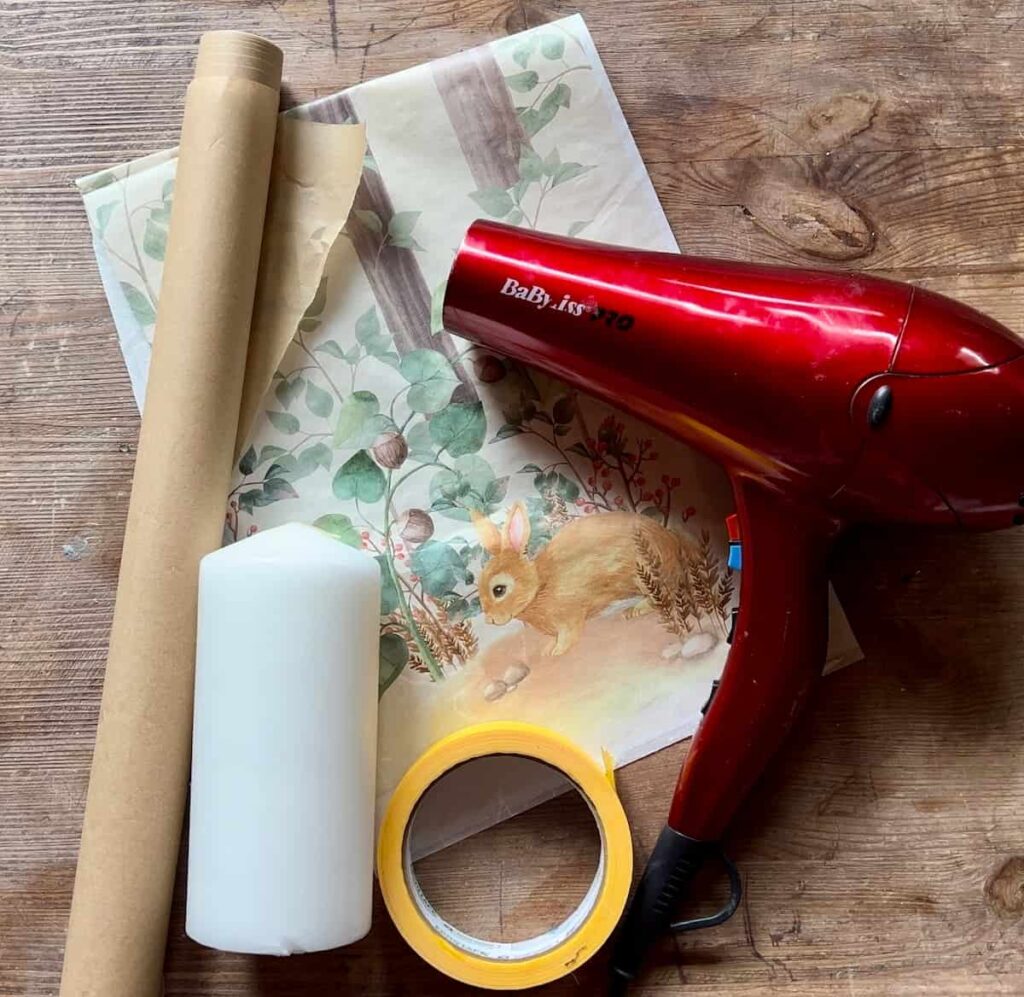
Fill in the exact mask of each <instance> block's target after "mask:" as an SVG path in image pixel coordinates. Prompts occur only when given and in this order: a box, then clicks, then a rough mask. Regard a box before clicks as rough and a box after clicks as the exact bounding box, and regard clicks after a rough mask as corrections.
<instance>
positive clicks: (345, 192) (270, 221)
mask: <svg viewBox="0 0 1024 997" xmlns="http://www.w3.org/2000/svg"><path fill="white" fill-rule="evenodd" d="M365 151H366V129H365V127H364V126H363V125H327V124H319V123H317V122H314V121H303V120H301V119H299V118H293V117H286V116H282V117H281V118H280V119H279V121H278V125H277V148H276V150H275V152H274V165H273V171H272V174H271V180H270V197H269V201H268V203H267V218H266V224H265V225H264V228H263V256H262V261H261V263H260V279H259V282H258V284H257V286H256V302H255V305H254V307H253V315H252V331H251V333H250V339H249V355H248V357H247V359H246V365H245V382H244V384H243V386H242V402H241V412H240V414H239V418H238V435H237V439H236V441H235V455H236V456H237V455H238V454H240V453H241V452H242V449H243V447H244V446H245V443H246V441H247V439H248V437H249V433H250V431H251V430H252V425H253V422H254V421H255V418H256V414H257V412H258V411H259V407H260V403H261V402H262V401H263V396H264V395H265V394H266V392H267V388H268V387H269V386H270V381H271V379H272V378H273V376H274V371H275V370H277V365H278V364H279V363H280V362H281V358H282V357H283V356H284V352H285V350H286V349H287V347H288V344H289V343H290V342H291V339H292V336H293V335H294V333H295V328H296V326H297V325H298V323H299V320H300V318H301V317H302V313H303V311H304V310H305V309H306V307H307V305H309V303H310V301H312V299H313V297H314V295H315V294H316V290H317V287H318V286H319V283H320V278H321V277H322V276H323V272H324V266H325V265H326V263H327V256H328V253H329V252H330V249H331V246H333V245H334V243H335V241H336V240H337V238H338V235H339V234H340V232H341V228H342V226H343V225H344V224H345V220H346V218H348V213H349V209H350V208H351V206H352V200H353V198H354V197H355V194H356V187H357V186H358V184H359V176H360V173H361V172H362V163H363V155H364V154H365Z"/></svg>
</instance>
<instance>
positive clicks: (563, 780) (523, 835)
mask: <svg viewBox="0 0 1024 997" xmlns="http://www.w3.org/2000/svg"><path fill="white" fill-rule="evenodd" d="M511 800H514V801H515V804H516V805H515V807H514V808H513V807H512V806H510V802H509V801H511ZM498 822H500V823H498ZM490 825H493V826H490ZM402 851H403V872H404V876H405V881H406V885H407V886H408V889H409V893H410V894H411V896H412V899H413V904H414V905H415V907H416V909H417V911H418V913H419V914H420V916H421V917H423V918H424V919H425V920H426V921H427V923H428V924H429V925H430V927H431V928H432V929H433V930H434V931H436V932H437V933H438V934H439V935H441V936H442V937H443V938H445V939H447V941H448V942H450V943H451V944H452V945H454V946H456V947H457V948H459V949H461V950H463V951H465V952H470V953H473V954H474V955H477V956H480V957H482V958H486V959H494V960H499V961H515V960H521V959H532V958H534V957H536V956H537V955H541V954H543V953H545V952H548V951H550V950H552V949H554V948H556V947H557V946H558V945H560V944H562V943H563V942H565V941H566V940H567V939H568V938H570V937H571V936H572V935H573V934H575V933H576V931H577V930H578V929H579V928H580V926H581V925H582V924H583V923H584V922H585V921H586V919H587V917H588V916H589V915H590V913H591V911H592V910H593V908H594V906H595V904H596V902H597V898H598V895H599V893H600V890H601V886H602V884H603V882H604V876H605V848H604V843H603V841H602V835H601V829H600V827H599V825H598V822H597V819H596V816H595V813H594V809H593V807H592V805H591V803H590V801H589V800H587V798H586V797H585V796H584V794H583V793H582V792H581V791H580V790H579V787H578V786H577V785H576V784H575V783H574V782H573V781H572V780H571V779H569V778H568V777H567V776H566V775H565V774H564V773H562V772H559V771H558V769H555V768H553V767H551V766H549V765H546V764H545V763H544V762H540V761H537V760H536V759H533V758H526V757H523V756H521V755H486V756H482V757H479V758H473V759H470V760H469V761H467V762H464V763H462V764H461V765H458V766H456V767H454V768H452V769H450V770H449V771H447V772H445V773H444V775H442V776H441V777H440V778H439V779H438V780H437V781H436V782H434V783H433V784H432V785H431V786H429V787H428V788H427V790H426V791H425V792H424V793H423V795H422V796H421V797H420V799H419V802H418V803H417V804H416V807H415V809H414V811H413V814H412V818H411V820H410V821H409V824H408V826H407V828H406V833H405V840H404V842H403V849H402Z"/></svg>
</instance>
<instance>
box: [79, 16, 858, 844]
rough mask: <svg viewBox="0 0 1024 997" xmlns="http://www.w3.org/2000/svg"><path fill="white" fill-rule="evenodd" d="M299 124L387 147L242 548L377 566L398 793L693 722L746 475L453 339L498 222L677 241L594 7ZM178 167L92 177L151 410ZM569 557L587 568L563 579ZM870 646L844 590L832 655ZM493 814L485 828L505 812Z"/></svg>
mask: <svg viewBox="0 0 1024 997" xmlns="http://www.w3.org/2000/svg"><path fill="white" fill-rule="evenodd" d="M292 113H296V114H298V115H299V116H302V117H308V118H311V119H313V120H317V121H334V122H342V121H359V122H363V123H365V125H366V128H367V144H368V152H367V157H366V162H365V169H364V173H363V179H362V182H361V184H360V187H359V190H358V192H357V194H356V199H355V204H354V208H353V212H352V215H351V216H350V219H349V222H348V224H347V226H346V229H345V232H344V233H343V237H342V238H341V239H339V240H338V242H337V243H336V244H335V247H334V249H333V250H332V252H331V256H330V259H329V261H328V264H327V269H326V274H325V279H324V282H323V284H322V285H321V288H320V291H319V292H318V294H317V296H316V299H315V300H314V302H313V304H312V306H311V307H310V309H309V310H308V312H307V314H306V317H305V318H304V319H303V321H302V323H301V325H300V330H299V332H298V334H297V335H296V337H295V339H294V341H293V343H292V345H291V346H290V347H289V349H288V352H287V353H286V355H285V358H284V360H283V362H282V364H281V365H280V368H279V370H278V371H277V373H276V375H275V379H274V384H273V387H272V389H271V391H270V392H269V393H268V395H267V397H266V399H265V401H264V405H263V406H262V409H263V411H262V414H261V415H260V416H259V417H258V419H257V422H256V425H255V428H254V430H253V433H252V436H251V440H250V441H249V442H250V445H249V446H248V447H247V449H246V450H245V453H244V454H243V456H242V458H241V460H240V461H239V463H238V467H237V474H236V478H235V482H234V487H233V489H232V492H231V495H230V497H229V506H228V511H227V516H226V527H225V539H226V541H227V542H231V541H234V540H236V539H240V538H242V537H245V536H247V535H249V534H251V533H253V532H255V531H257V530H260V529H265V528H267V527H270V526H276V525H278V524H280V523H284V522H288V521H292V520H301V521H304V522H311V523H316V524H317V525H319V526H321V527H323V528H324V529H327V530H329V531H331V532H332V533H334V535H335V536H337V537H338V539H339V540H340V541H341V542H344V543H349V544H352V545H353V546H356V547H360V548H362V549H364V550H365V551H366V552H367V556H372V557H374V558H376V560H377V562H378V564H379V565H380V567H381V578H382V583H383V597H382V605H381V640H380V693H381V700H380V706H381V724H380V756H379V768H378V793H379V803H380V804H383V803H384V802H385V801H386V800H387V798H388V797H389V795H390V793H391V791H392V790H393V789H394V787H395V785H396V784H397V782H398V780H399V779H400V778H401V776H402V774H403V773H404V772H405V770H406V768H407V767H408V766H409V765H410V764H411V763H412V761H414V760H415V758H416V757H417V756H418V755H419V754H420V753H421V752H422V751H423V750H424V749H425V748H427V747H428V746H429V745H430V744H431V743H432V742H433V741H435V740H436V739H437V738H439V737H441V736H442V735H444V734H447V733H449V732H451V731H453V730H455V729H458V728H460V727H463V726H465V725H468V724H473V723H477V722H480V721H485V720H497V719H516V720H524V721H530V722H534V723H539V724H543V725H545V726H548V727H552V728H554V729H556V730H559V731H561V732H563V733H565V734H567V735H569V736H570V737H572V738H573V739H575V740H576V741H578V742H581V743H582V744H583V745H585V746H586V747H587V748H588V749H589V750H590V751H591V752H593V754H594V756H595V758H598V759H599V758H600V757H601V752H602V749H605V750H607V751H608V752H609V753H610V755H611V756H612V758H613V759H614V760H615V763H616V764H618V765H621V764H625V763H627V762H630V761H632V760H634V759H636V758H639V757H641V756H643V755H645V754H647V753H649V752H652V751H655V750H657V749H658V748H661V747H664V746H665V745H667V744H670V743H672V742H673V741H676V740H678V739H679V738H681V737H685V736H687V735H689V734H691V733H692V732H693V730H694V728H695V726H696V723H697V721H698V719H699V710H700V707H701V705H702V704H703V702H704V700H705V699H706V697H707V694H708V690H709V687H710V684H711V682H712V680H713V679H714V678H715V677H717V676H718V674H719V672H720V670H721V668H722V664H723V662H724V660H725V655H726V652H727V644H726V642H725V637H726V633H727V631H728V626H729V620H730V613H731V610H732V608H733V606H734V605H735V601H736V589H737V581H738V579H737V578H736V577H735V576H734V575H733V574H732V573H730V572H729V571H728V570H727V569H726V567H725V554H726V551H727V539H726V535H725V529H724V519H725V516H726V515H727V514H728V513H729V512H731V511H732V496H731V491H730V488H729V485H728V482H727V480H726V478H725V476H724V474H723V472H722V471H721V469H720V468H719V467H718V466H716V465H715V464H712V463H710V462H709V461H707V460H705V459H704V458H702V457H701V456H700V455H698V454H695V453H694V452H692V451H691V450H689V449H688V448H687V447H685V446H683V445H682V444H680V443H677V442H675V441H673V440H670V439H669V438H667V437H665V436H663V435H662V434H660V433H657V432H655V431H654V430H652V429H651V428H650V427H648V426H647V425H645V424H643V423H641V422H638V421H636V420H634V419H632V418H631V417H628V416H625V415H623V414H621V413H620V412H618V411H616V410H614V409H612V408H610V407H608V406H606V405H604V404H602V403H600V402H597V401H595V400H593V399H592V398H589V397H586V396H583V395H580V394H578V393H576V392H575V391H572V390H569V389H568V388H566V387H565V386H563V385H561V384H559V383H557V382H555V381H553V380H550V379H548V378H545V377H541V376H539V375H538V374H536V373H534V372H532V371H529V370H527V369H525V368H523V367H521V366H519V365H516V364H511V363H508V362H506V361H503V360H501V359H499V358H497V357H494V356H491V355H489V354H487V353H486V352H485V351H481V350H479V349H476V348H474V347H471V346H469V345H468V344H467V343H465V342H464V341H461V340H458V339H456V338H454V337H452V336H450V335H449V334H448V333H446V332H445V331H443V330H442V329H441V327H440V302H441V298H442V295H443V291H444V282H445V278H446V275H447V273H448V270H449V267H450V265H451V262H452V259H453V256H454V253H455V251H456V249H457V247H458V245H459V243H460V240H461V237H462V235H463V233H464V232H465V230H466V228H467V227H468V225H469V224H470V223H471V222H472V221H473V220H474V219H476V218H478V217H481V216H483V217H490V218H500V219H503V220H505V221H507V222H511V223H513V224H517V225H521V226H523V227H525V228H531V229H538V230H541V231H547V232H556V233H561V234H569V235H577V234H578V235H582V236H585V237H587V238H590V239H594V240H597V241H601V242H608V243H617V244H622V245H629V246H637V247H641V248H644V249H653V250H662V251H669V252H674V251H677V245H676V242H675V239H674V238H673V235H672V232H671V230H670V228H669V226H668V223H667V220H666V218H665V215H664V213H663V212H662V210H661V207H660V205H659V204H658V200H657V197H656V195H655V193H654V189H653V187H652V186H651V183H650V179H649V177H648V175H647V172H646V170H645V168H644V165H643V162H642V161H641V159H640V156H639V154H638V152H637V150H636V147H635V145H634V143H633V140H632V137H631V135H630V133H629V130H628V128H627V126H626V122H625V120H624V118H623V116H622V113H621V111H620V109H619V106H618V103H617V102H616V100H615V97H614V95H613V93H612V91H611V88H610V85H609V82H608V79H607V77H606V75H605V73H604V70H603V68H602V66H601V62H600V60H599V58H598V55H597V52H596V51H595V49H594V46H593V42H592V41H591V38H590V35H589V33H588V32H587V29H586V26H585V24H584V22H583V20H582V18H580V17H579V16H574V17H570V18H567V19H565V20H562V21H557V22H553V23H550V24H546V25H544V26H542V27H539V28H535V29H532V30H530V31H527V32H525V33H523V34H520V35H516V36H513V37H510V38H506V39H502V40H500V41H496V42H493V43H491V44H488V45H484V46H482V47H480V48H477V49H473V50H471V51H468V52H464V53H461V54H459V55H456V56H453V57H451V58H449V59H445V60H441V61H439V62H435V63H432V64H429V65H425V66H419V67H416V68H414V69H410V70H407V71H405V72H402V73H398V74H396V75H394V76H389V77H385V78H383V79H379V80H375V81H372V82H369V83H364V84H360V85H359V86H357V87H354V88H352V89H350V90H347V91H345V92H343V93H341V94H338V95H335V96H334V97H329V98H326V99H325V100H322V101H319V102H317V103H314V104H311V105H308V106H306V107H305V108H300V109H298V110H297V111H296V112H292ZM173 174H174V158H173V153H165V154H160V155H158V156H155V157H150V158H149V159H147V160H142V161H139V162H137V163H134V164H131V165H130V166H125V167H120V168H118V170H116V171H112V173H111V174H109V175H107V176H106V177H104V178H102V179H103V183H102V185H97V181H96V179H95V178H90V179H87V180H86V181H85V182H84V186H85V193H84V197H85V202H86V206H87V209H88V212H89V217H90V221H91V224H92V228H93V233H94V238H95V240H96V251H97V257H98V259H99V261H100V269H101V273H102V275H103V279H104V283H105V286H106V289H107V293H108V296H109V298H110V301H111V308H112V310H113V313H114V317H115V321H116V323H117V326H118V332H119V335H120V337H121V343H122V347H123V349H124V353H125V357H126V360H127V363H128V367H129V371H130V372H131V375H132V383H133V386H134V387H135V390H136V394H137V396H139V397H140V399H141V396H142V393H143V391H144V383H145V367H146V361H147V356H148V337H149V336H150V335H151V333H152V322H153V307H152V303H153V302H154V301H155V296H156V294H157V293H158V289H159V282H160V259H159V257H160V252H159V245H160V240H161V235H160V231H159V230H160V228H161V226H162V225H163V224H164V223H165V220H166V217H167V211H166V205H167V204H168V202H169V199H170V197H171V196H172V192H173ZM90 188H92V190H91V192H90ZM112 191H114V192H116V193H117V195H118V197H117V198H116V199H114V200H111V198H110V196H109V195H110V193H111V192H112ZM101 193H102V196H97V195H98V194H101ZM109 205H113V206H112V207H110V206H109ZM151 250H152V251H151ZM610 513H616V514H617V515H615V516H614V517H613V518H606V517H608V516H609V514H610ZM680 538H687V542H681V540H680ZM545 551H547V552H548V553H547V554H546V555H545V553H544V552H545ZM555 554H557V556H555ZM499 555H500V557H499ZM566 564H572V565H573V566H574V568H575V571H574V576H573V578H574V579H575V580H573V578H570V577H568V576H566V575H565V574H563V576H562V577H561V578H559V577H556V576H555V575H556V573H557V572H559V571H562V572H564V571H565V567H564V566H565V565H566ZM497 567H500V568H501V571H500V572H499V573H496V568H497ZM542 588H543V589H544V590H545V591H546V592H550V591H552V590H554V591H555V592H556V595H555V596H554V597H553V598H549V599H548V601H547V604H546V605H545V607H544V609H545V611H544V613H543V614H541V613H539V612H538V606H539V604H538V603H536V602H535V601H534V598H535V596H536V593H537V592H538V590H540V589H542ZM531 607H532V608H531ZM254 625H256V626H258V625H259V624H258V621H254ZM338 639H339V640H344V639H345V635H344V634H343V633H339V634H338ZM858 656H859V651H858V649H857V646H856V643H855V641H854V640H853V637H852V635H851V634H850V631H849V629H848V626H847V624H846V621H845V618H844V617H843V615H842V612H841V610H839V608H838V605H837V604H835V602H834V601H833V614H832V644H831V648H830V657H829V661H830V665H831V666H832V667H836V666H838V665H841V664H844V663H847V662H848V661H851V660H855V659H856V658H857V657H858ZM513 790H514V791H512V792H511V797H515V796H516V793H517V792H518V790H515V787H513ZM535 795H536V794H535V793H533V791H532V790H531V789H530V787H522V796H521V799H522V801H523V802H535V799H531V797H535ZM509 797H510V793H506V802H505V806H506V812H512V811H513V810H514V809H515V800H514V799H510V798H509ZM475 814H476V815H475V816H474V815H473V814H470V813H467V814H464V815H462V816H463V819H462V824H461V826H460V829H459V833H465V832H466V831H467V830H473V829H475V827H478V826H482V825H483V824H485V823H487V822H488V819H489V818H488V817H487V815H486V814H485V813H483V811H476V812H475ZM481 814H483V816H481ZM449 830H450V829H449ZM445 835H447V838H446V840H450V839H451V837H453V836H454V835H451V834H449V833H448V832H447V831H446V832H445V834H444V835H441V837H445ZM439 841H440V838H439Z"/></svg>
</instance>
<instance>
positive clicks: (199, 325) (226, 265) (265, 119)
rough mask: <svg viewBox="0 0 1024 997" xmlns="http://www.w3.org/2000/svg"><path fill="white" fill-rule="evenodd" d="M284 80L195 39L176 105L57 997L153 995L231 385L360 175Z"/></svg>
mask: <svg viewBox="0 0 1024 997" xmlns="http://www.w3.org/2000/svg"><path fill="white" fill-rule="evenodd" d="M280 79H281V52H280V51H279V50H278V49H277V48H276V47H274V46H273V45H271V44H270V43H269V42H267V41H265V40H263V39H261V38H257V37H255V36H252V35H247V34H244V33H241V32H213V33H210V34H207V35H204V36H203V38H202V40H201V42H200V48H199V55H198V58H197V62H196V72H195V79H194V80H193V82H192V83H191V84H190V85H189V88H188V91H187V95H186V100H185V112H184V120H183V125H182V137H181V146H180V153H179V162H178V165H177V178H176V189H175V196H174V206H173V210H172V213H171V220H170V231H169V236H168V241H167V250H166V257H165V262H164V270H163V277H162V283H161V287H160V299H159V307H158V310H157V320H156V331H155V334H154V345H153V354H152V358H151V362H150V370H149V381H148V385H147V390H146V401H145V409H144V416H143V421H142V429H141V433H140V438H139V449H138V456H137V459H136V466H135V477H134V481H133V485H132V496H131V501H130V504H129V510H128V522H127V526H126V530H125V540H124V548H123V553H122V559H121V573H120V578H119V582H118V590H117V600H116V603H115V609H114V620H113V625H112V629H111V637H110V651H109V656H108V659H107V668H106V677H105V682H104V689H103V699H102V704H101V708H100V718H99V726H98V729H97V735H96V747H95V752H94V756H93V765H92V772H91V777H90V784H89V795H88V801H87V804H86V812H85V818H84V823H83V829H82V843H81V849H80V852H79V861H78V871H77V875H76V879H75V892H74V898H73V901H72V909H71V919H70V923H69V927H68V937H67V945H66V949H65V958H64V973H63V977H62V981H61V990H60V993H61V995H62V997H157V995H158V994H160V993H161V990H162V983H161V970H162V965H163V956H164V947H165V940H166V933H167V924H168V917H169V911H170V904H171V895H172V890H173V884H174V875H175V868H176V864H177V857H178V848H179V841H180V837H181V825H182V818H183V813H184V808H185V797H186V792H187V783H188V762H189V747H190V738H191V721H192V685H193V671H194V655H195V629H196V598H197V583H198V565H199V560H200V558H201V557H202V556H203V555H205V554H207V553H209V552H210V551H212V550H215V549H216V548H217V547H218V546H219V545H220V541H221V533H222V527H223V521H224V503H225V495H226V494H227V491H228V488H229V479H230V475H231V467H232V457H233V454H234V449H235V440H236V435H237V434H238V429H239V412H240V406H241V402H242V396H243V377H246V378H247V380H248V383H247V388H246V391H247V393H248V397H250V398H254V397H256V398H258V397H261V396H262V393H263V391H264V390H265V389H266V387H267V385H268V384H269V382H270V378H271V374H272V371H273V368H274V366H275V365H276V361H277V358H279V356H280V354H281V353H282V352H283V350H284V348H285V346H286V345H287V342H288V340H289V339H290V338H291V336H292V334H293V333H294V331H295V328H296V325H297V323H298V321H299V318H300V317H301V314H302V311H303V310H304V308H305V307H306V305H307V304H308V302H309V300H310V298H311V297H312V295H313V290H311V289H315V288H316V286H317V284H318V282H319V279H320V271H321V270H322V267H323V263H324V261H325V259H326V256H327V252H328V250H329V248H330V246H329V242H330V241H332V240H333V237H334V236H335V235H336V234H337V231H338V230H339V229H340V227H341V225H342V224H343V223H344V221H345V217H346V216H347V214H348V207H349V204H350V202H351V194H352V192H354V189H355V184H356V182H357V180H358V165H356V166H355V168H354V175H353V176H351V177H348V176H347V175H346V177H345V178H344V182H341V171H342V170H343V169H345V168H352V163H353V162H355V163H356V164H358V163H359V162H361V159H362V155H363V138H362V133H361V130H360V129H358V128H356V129H351V128H341V127H338V128H331V127H330V126H313V128H312V129H310V128H309V127H308V123H304V124H305V125H306V127H304V128H294V127H292V125H291V123H285V122H284V121H282V122H281V124H283V125H284V127H283V128H279V118H278V114H277V111H278V101H279V87H280ZM276 135H279V139H278V145H277V152H276V166H275V171H276V172H277V174H278V176H279V179H280V181H281V183H280V185H279V186H278V188H277V189H276V190H275V193H274V195H273V197H272V198H271V201H270V209H269V211H270V213H271V214H272V216H273V219H274V224H275V225H279V226H280V231H275V233H274V235H273V236H272V237H271V238H269V239H268V238H264V218H265V214H267V211H268V188H269V185H270V178H271V165H272V161H274V157H275V136H276ZM329 135H330V136H332V137H329ZM307 136H310V143H311V144H310V146H309V147H308V148H306V146H305V145H304V142H305V139H306V137H307ZM331 150H333V151H334V152H335V153H339V154H340V160H339V162H338V163H336V164H332V165H331V166H330V168H329V169H327V170H326V171H325V172H326V173H327V174H328V175H330V176H331V177H332V178H333V183H334V187H333V188H332V191H331V194H330V195H329V196H327V195H323V194H322V193H321V192H317V193H311V191H315V190H316V184H317V169H316V166H315V164H314V158H315V157H316V156H319V155H329V154H330V152H331ZM307 185H309V186H307ZM346 199H347V201H346ZM293 211H295V212H297V214H298V215H299V216H301V217H293V215H292V212H293ZM261 248H262V261H261ZM258 273H259V274H260V275H261V276H260V283H261V288H262V289H261V292H260V295H259V298H258V301H259V303H258V308H257V310H256V312H255V314H254V300H256V299H257V275H258ZM268 274H269V275H270V276H269V277H267V276H266V275H268ZM289 282H293V283H289ZM307 291H308V293H307ZM251 320H254V324H253V325H252V342H251V344H250V324H251ZM250 346H251V351H250ZM250 404H254V403H250ZM247 418H248V417H247ZM186 485H187V487H186Z"/></svg>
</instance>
